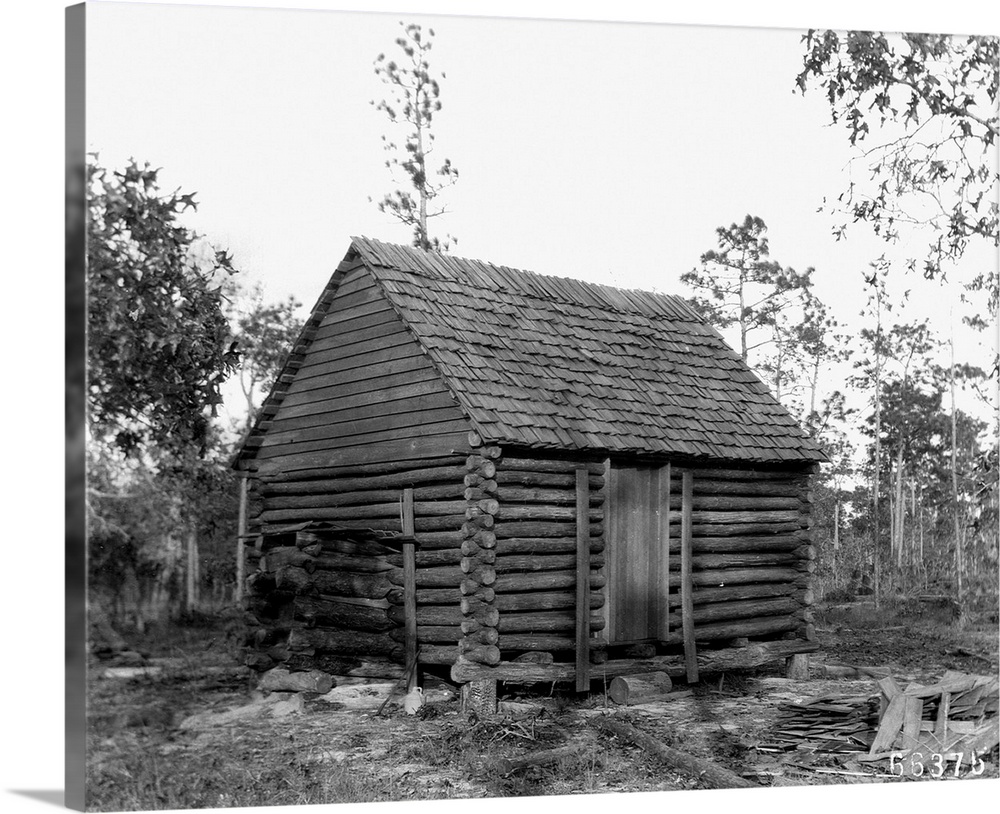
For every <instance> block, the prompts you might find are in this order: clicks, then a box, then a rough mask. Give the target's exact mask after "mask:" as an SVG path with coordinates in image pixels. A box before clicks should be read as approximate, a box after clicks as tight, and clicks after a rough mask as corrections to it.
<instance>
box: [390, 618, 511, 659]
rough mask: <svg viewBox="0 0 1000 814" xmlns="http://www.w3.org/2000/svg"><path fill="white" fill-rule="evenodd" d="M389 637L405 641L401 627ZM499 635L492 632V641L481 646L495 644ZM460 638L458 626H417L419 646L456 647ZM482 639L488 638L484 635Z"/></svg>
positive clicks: (391, 632) (404, 632) (394, 630)
mask: <svg viewBox="0 0 1000 814" xmlns="http://www.w3.org/2000/svg"><path fill="white" fill-rule="evenodd" d="M490 630H492V628H490ZM389 635H390V636H391V637H392V639H393V641H396V642H405V641H406V631H405V630H403V629H402V628H401V627H397V628H394V629H393V630H392V631H390V633H389ZM499 635H500V634H498V633H497V632H496V631H495V630H494V631H493V637H492V638H493V639H494V641H492V642H490V641H484V642H483V644H496V639H498V638H499ZM462 637H463V634H462V629H461V628H460V627H459V626H458V625H417V642H418V643H420V644H450V645H453V646H455V647H457V646H458V643H459V641H461V639H462ZM484 638H490V637H489V636H488V635H484ZM418 660H419V657H418Z"/></svg>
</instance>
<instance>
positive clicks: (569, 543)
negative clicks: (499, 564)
mask: <svg viewBox="0 0 1000 814" xmlns="http://www.w3.org/2000/svg"><path fill="white" fill-rule="evenodd" d="M603 551H604V538H603V537H593V536H591V538H590V553H591V554H600V553H602V552H603ZM575 553H576V538H575V537H512V538H509V539H506V540H500V541H498V543H497V554H499V555H500V556H501V557H506V556H508V555H511V554H539V555H543V554H575Z"/></svg>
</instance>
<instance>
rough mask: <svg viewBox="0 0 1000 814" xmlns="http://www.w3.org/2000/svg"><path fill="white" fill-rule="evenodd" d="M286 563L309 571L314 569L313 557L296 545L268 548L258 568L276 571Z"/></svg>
mask: <svg viewBox="0 0 1000 814" xmlns="http://www.w3.org/2000/svg"><path fill="white" fill-rule="evenodd" d="M286 565H295V566H298V567H299V568H304V569H305V570H306V571H308V572H309V573H312V572H313V571H315V570H316V561H315V558H314V557H312V556H310V555H309V554H306V553H305V552H304V551H300V550H299V549H298V548H297V547H296V546H277V547H275V548H269V549H268V550H267V553H266V554H263V555H262V556H261V559H260V565H259V567H260V569H261V570H262V571H272V572H273V571H277V570H278V569H279V568H282V567H283V566H286Z"/></svg>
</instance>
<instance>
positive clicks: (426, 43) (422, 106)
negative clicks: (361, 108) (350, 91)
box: [372, 22, 458, 251]
mask: <svg viewBox="0 0 1000 814" xmlns="http://www.w3.org/2000/svg"><path fill="white" fill-rule="evenodd" d="M400 25H403V23H402V22H400ZM403 32H404V33H403V36H401V37H398V38H397V39H396V45H398V46H399V48H400V49H401V50H402V52H403V56H404V59H403V60H402V61H401V62H396V60H394V59H390V58H388V57H387V56H386V55H385V54H379V55H378V58H377V59H376V60H375V73H376V74H377V75H378V76H379V78H380V79H381V80H382V82H384V83H385V84H386V85H388V86H389V91H390V96H389V98H387V99H382V100H381V101H380V102H378V103H376V102H374V101H372V104H373V105H375V107H376V109H377V110H380V111H382V112H383V113H385V115H386V116H387V117H388V119H389V122H390V123H391V124H392V125H402V126H403V127H404V128H405V133H406V136H405V140H404V142H403V145H402V147H400V146H399V145H398V144H397V143H396V142H395V141H394V140H393V139H391V138H389V137H387V136H383V137H382V141H383V142H384V145H385V149H386V151H387V152H388V153H389V154H390V157H389V158H388V159H386V162H385V166H386V167H387V168H388V169H389V171H390V172H391V173H392V174H393V178H394V180H395V178H396V171H397V170H402V171H403V173H404V174H405V176H406V180H407V182H408V183H409V186H410V189H396V190H393V191H392V192H390V193H388V194H387V195H385V197H383V198H382V200H381V201H380V202H379V204H378V208H379V211H380V212H385V213H388V214H390V215H392V216H393V217H394V218H396V220H398V221H399V222H400V223H402V224H404V225H406V226H408V227H410V228H411V229H412V230H413V245H414V246H415V247H417V248H418V249H425V250H435V251H447V249H448V248H449V246H450V244H451V242H452V241H455V238H454V237H452V236H450V235H446V236H445V239H444V241H441V240H440V239H439V238H437V237H431V235H430V232H429V228H428V222H429V221H430V220H431V219H432V218H437V217H440V216H441V215H443V214H445V213H446V211H447V210H446V209H445V208H444V207H443V206H439V205H438V204H437V203H436V201H437V198H438V196H440V195H441V193H442V192H443V191H444V190H445V189H447V188H448V187H450V186H452V185H453V184H454V183H455V182H456V181H457V180H458V170H457V169H456V168H455V167H454V166H452V163H451V160H450V159H448V158H445V159H444V160H443V161H442V163H441V164H440V165H438V166H437V167H436V168H434V167H432V166H431V165H430V157H431V154H432V153H433V152H434V133H433V132H431V123H432V122H433V120H434V116H435V114H437V113H438V112H440V110H441V85H440V83H439V82H438V80H437V79H436V78H435V77H434V76H433V75H432V74H431V70H430V64H429V62H428V54H429V53H430V50H431V47H432V45H433V37H434V29H433V28H428V29H427V31H426V33H425V32H424V29H423V28H422V27H421V26H419V25H417V24H416V23H410V24H409V25H405V26H404V29H403ZM441 78H442V79H444V78H445V75H444V72H442V73H441ZM455 242H457V241H455Z"/></svg>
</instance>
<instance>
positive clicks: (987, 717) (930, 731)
mask: <svg viewBox="0 0 1000 814" xmlns="http://www.w3.org/2000/svg"><path fill="white" fill-rule="evenodd" d="M878 685H879V689H880V690H881V691H882V692H881V696H880V698H879V705H880V716H879V717H880V721H879V726H878V732H877V733H876V735H875V738H874V740H873V741H872V744H871V749H870V751H869V759H870V760H879V759H881V758H884V757H888V756H889V755H890V754H893V753H895V754H902V755H903V756H904V757H905V756H907V755H909V754H911V753H917V752H921V753H922V754H923V755H924V756H926V755H927V754H930V753H934V754H941V755H948V754H953V753H956V752H962V753H964V755H965V760H971V759H972V755H973V754H975V755H977V756H978V755H983V754H986V753H988V752H990V751H992V750H993V749H994V748H996V746H997V744H998V743H1000V718H998V715H997V710H998V704H1000V697H998V692H1000V682H998V680H997V677H996V676H976V675H967V674H964V673H958V672H955V671H951V670H949V671H948V672H947V673H945V674H944V676H942V678H941V680H940V681H939V682H937V683H936V684H932V685H930V686H922V685H920V684H916V683H913V684H910V685H908V686H907V687H906V688H905V689H900V688H899V685H898V684H896V682H895V681H894V680H893V679H892V677H887V678H884V679H882V680H881V681H879V682H878Z"/></svg>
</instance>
